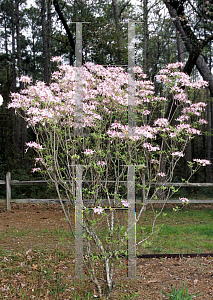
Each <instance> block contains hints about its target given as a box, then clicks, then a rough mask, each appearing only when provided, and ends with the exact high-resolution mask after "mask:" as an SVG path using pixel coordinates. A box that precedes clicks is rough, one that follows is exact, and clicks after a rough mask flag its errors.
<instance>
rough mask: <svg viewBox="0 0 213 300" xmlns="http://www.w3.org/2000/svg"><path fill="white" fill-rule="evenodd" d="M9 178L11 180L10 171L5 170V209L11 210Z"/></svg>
mask: <svg viewBox="0 0 213 300" xmlns="http://www.w3.org/2000/svg"><path fill="white" fill-rule="evenodd" d="M10 180H11V173H10V172H7V174H6V199H7V210H8V211H11V203H10V200H11V185H10Z"/></svg>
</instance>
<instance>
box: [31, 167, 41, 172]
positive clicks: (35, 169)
mask: <svg viewBox="0 0 213 300" xmlns="http://www.w3.org/2000/svg"><path fill="white" fill-rule="evenodd" d="M38 171H41V169H40V168H34V169H32V172H33V173H35V172H38Z"/></svg>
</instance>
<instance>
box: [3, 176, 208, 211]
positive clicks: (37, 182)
mask: <svg viewBox="0 0 213 300" xmlns="http://www.w3.org/2000/svg"><path fill="white" fill-rule="evenodd" d="M49 182H50V180H33V181H19V180H11V173H10V172H8V173H7V174H6V180H0V185H6V199H0V203H6V204H7V210H9V211H10V210H11V203H52V204H58V203H60V201H59V199H31V198H27V199H11V186H13V185H44V184H47V183H49ZM113 182H115V181H109V183H113ZM121 183H126V182H125V181H122V182H121ZM164 186H173V187H178V186H181V187H213V183H186V182H181V183H164ZM212 198H213V197H212ZM63 202H67V200H66V199H63ZM92 202H93V201H92V200H91V199H84V203H86V204H92ZM163 202H164V201H163V200H149V201H148V202H147V203H145V205H146V204H149V203H152V204H154V203H155V204H156V203H163ZM105 203H107V199H102V204H105ZM136 203H137V204H141V203H142V200H139V199H136ZM166 203H171V204H178V203H180V200H177V199H169V200H168V201H167V202H166ZM190 203H200V204H210V203H213V199H206V200H200V199H194V200H193V199H192V200H191V199H190Z"/></svg>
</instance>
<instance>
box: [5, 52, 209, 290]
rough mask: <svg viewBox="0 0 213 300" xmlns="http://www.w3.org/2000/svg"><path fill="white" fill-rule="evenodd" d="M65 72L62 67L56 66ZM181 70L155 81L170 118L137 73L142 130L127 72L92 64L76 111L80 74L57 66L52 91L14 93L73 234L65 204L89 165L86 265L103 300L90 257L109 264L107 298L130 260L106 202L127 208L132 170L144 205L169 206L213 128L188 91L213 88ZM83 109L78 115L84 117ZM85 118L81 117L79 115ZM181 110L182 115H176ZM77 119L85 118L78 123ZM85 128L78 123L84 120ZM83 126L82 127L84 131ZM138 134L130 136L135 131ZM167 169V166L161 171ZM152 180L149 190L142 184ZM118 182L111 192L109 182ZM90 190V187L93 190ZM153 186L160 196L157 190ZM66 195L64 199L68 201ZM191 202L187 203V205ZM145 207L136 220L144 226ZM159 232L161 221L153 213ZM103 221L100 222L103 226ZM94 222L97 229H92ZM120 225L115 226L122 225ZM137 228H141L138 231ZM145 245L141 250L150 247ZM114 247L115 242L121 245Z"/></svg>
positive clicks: (40, 86)
mask: <svg viewBox="0 0 213 300" xmlns="http://www.w3.org/2000/svg"><path fill="white" fill-rule="evenodd" d="M53 61H56V62H57V63H58V64H59V63H60V61H61V59H60V58H59V57H56V58H54V59H53ZM180 66H181V64H180V63H175V64H169V65H168V66H167V68H165V69H163V70H161V71H160V72H159V75H157V76H156V79H157V80H158V81H160V82H161V83H162V84H163V85H164V87H165V89H167V93H170V94H171V96H172V97H173V105H174V104H175V105H176V106H175V112H173V115H172V116H169V118H166V116H165V105H166V101H167V99H166V98H165V97H161V96H159V95H155V92H154V84H153V83H152V82H151V81H149V80H147V79H146V75H145V74H144V73H143V71H142V69H141V68H140V67H138V66H137V67H135V69H134V70H135V74H136V82H135V85H136V93H135V122H136V126H135V127H134V128H130V127H129V126H128V125H127V123H128V74H127V73H126V72H125V71H124V70H123V69H122V68H121V67H107V68H105V67H103V66H100V65H95V64H93V63H86V64H85V65H84V66H83V67H82V78H81V80H82V98H83V100H82V105H80V106H77V100H76V95H77V89H78V82H76V67H72V66H68V65H63V64H62V65H60V64H59V65H58V68H59V71H56V72H54V73H53V74H52V83H51V84H50V86H46V85H45V84H44V83H43V82H37V83H36V84H35V85H32V86H30V85H28V84H29V83H30V82H31V79H30V78H27V77H26V76H25V77H22V78H21V80H22V81H24V82H25V84H26V86H25V89H23V90H22V91H21V93H12V94H11V98H12V102H11V103H10V104H9V105H8V108H14V109H15V112H17V111H19V109H22V110H24V112H25V116H26V122H27V124H28V126H29V127H31V128H32V129H33V131H34V133H35V135H36V142H29V143H27V144H26V146H27V148H26V151H28V149H29V148H33V149H35V151H36V153H37V154H38V157H37V158H36V160H35V166H34V169H33V172H36V171H41V169H42V170H43V171H42V172H45V173H46V174H48V176H49V177H50V178H51V180H52V182H53V183H54V184H55V185H56V189H57V192H58V195H59V199H60V200H61V205H62V207H63V210H64V212H65V216H66V218H67V220H68V221H69V224H70V228H71V230H72V232H73V234H74V229H73V227H72V225H71V221H70V215H69V214H70V209H69V207H68V206H66V205H65V204H64V203H63V202H62V198H63V197H65V198H66V199H68V200H69V203H70V204H71V205H74V203H75V189H74V188H73V180H74V179H75V178H76V165H82V166H84V168H83V177H82V180H83V182H84V188H83V191H82V194H83V198H84V199H91V200H93V202H94V208H93V210H85V213H84V225H83V226H84V234H85V235H84V237H85V243H86V245H87V250H86V251H87V257H89V260H88V261H86V260H85V259H84V257H83V256H82V259H83V260H84V264H85V265H87V264H89V266H90V267H87V271H88V272H89V274H90V276H91V279H92V280H93V282H94V283H95V284H96V286H97V288H98V291H99V295H100V296H101V295H102V293H103V290H102V288H101V284H100V282H99V281H98V279H97V277H96V275H95V272H94V264H93V263H92V257H93V256H92V253H91V251H92V250H91V249H95V250H94V251H95V253H96V255H97V257H98V258H99V259H101V260H102V261H103V262H104V263H105V272H106V285H107V287H108V295H109V294H110V291H111V289H112V286H113V285H112V282H113V281H112V280H113V268H114V263H113V260H115V259H116V258H117V255H118V253H125V251H126V250H124V249H125V240H126V237H127V232H125V233H124V234H122V235H121V228H122V226H121V223H120V221H119V220H118V218H116V210H114V209H112V210H108V211H107V212H106V211H105V210H104V209H103V208H102V207H101V204H102V200H103V199H106V201H107V204H108V206H109V207H116V206H122V207H124V208H125V207H128V206H129V203H128V201H127V200H123V198H124V197H126V188H125V187H124V186H121V181H126V180H127V165H135V166H136V178H135V182H136V195H138V194H139V193H140V190H141V189H142V188H143V190H144V194H143V196H144V199H143V201H144V203H146V204H147V203H151V201H152V200H153V199H154V200H158V191H159V189H162V190H163V191H164V199H163V200H164V201H163V204H162V205H165V203H166V201H167V200H168V199H169V197H171V195H172V194H173V193H174V192H175V189H174V188H173V187H169V186H168V187H167V186H166V185H165V183H166V182H172V180H173V174H174V169H175V166H176V164H177V162H178V161H179V159H180V158H181V157H183V156H184V149H185V147H186V145H187V143H188V141H189V140H190V139H191V138H193V137H194V136H195V135H200V134H201V132H200V130H199V129H198V126H199V125H200V124H205V123H206V121H205V120H204V119H201V118H200V116H201V113H202V112H203V111H204V110H205V106H206V104H205V103H203V102H199V103H191V101H190V99H189V98H188V95H187V93H186V91H185V87H187V89H188V90H190V89H200V88H204V87H206V86H207V83H206V82H204V81H198V82H195V83H191V82H190V78H189V76H187V75H186V74H184V73H181V72H179V71H178V68H179V67H180ZM77 109H78V111H77ZM79 110H80V111H79ZM179 110H181V115H180V116H177V112H178V111H179ZM76 116H78V117H79V116H80V119H81V118H82V120H80V123H79V122H76ZM78 120H79V119H78ZM81 122H82V123H81ZM81 124H82V127H83V135H82V134H81V135H77V134H76V130H77V129H78V128H79V127H81ZM130 129H131V130H130ZM209 163H210V162H209V161H206V160H200V159H194V161H193V162H190V163H189V167H190V168H191V175H190V176H192V175H193V174H194V172H196V171H197V170H198V168H199V167H200V166H205V165H207V164H209ZM162 166H165V167H164V168H163V169H162ZM144 174H145V179H146V184H145V182H144V180H143V178H144ZM113 180H114V181H115V184H114V185H111V186H110V185H109V184H108V182H109V181H113ZM86 181H87V182H89V184H87V183H86ZM153 182H154V183H155V185H154V191H153V190H151V185H152V184H153ZM61 193H62V194H61ZM187 201H188V199H187V200H186V198H181V199H180V202H187ZM143 210H144V205H143V204H142V205H141V209H140V211H139V212H138V213H137V216H136V222H138V220H139V218H140V216H141V214H142V212H143ZM153 215H154V217H153V226H152V232H153V231H154V224H155V221H156V218H157V217H158V215H159V214H158V213H156V212H155V211H154V209H153ZM97 217H98V219H97ZM99 218H100V219H101V218H105V219H106V221H107V226H108V227H107V228H108V239H107V238H106V241H110V242H109V243H107V244H106V243H104V241H101V238H100V236H99V228H98V225H97V226H96V225H95V224H96V223H94V222H93V221H94V220H96V221H98V220H99ZM92 220H93V221H92ZM115 220H116V222H117V223H116V222H115ZM133 225H134V224H133ZM147 238H148V236H145V237H144V239H142V240H141V241H138V243H137V244H140V243H142V242H143V241H144V240H146V239H147ZM115 240H116V243H115V242H111V241H115Z"/></svg>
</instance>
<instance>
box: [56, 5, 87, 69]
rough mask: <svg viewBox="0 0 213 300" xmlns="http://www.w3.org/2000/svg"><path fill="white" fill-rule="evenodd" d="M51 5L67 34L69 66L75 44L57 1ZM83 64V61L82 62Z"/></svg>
mask: <svg viewBox="0 0 213 300" xmlns="http://www.w3.org/2000/svg"><path fill="white" fill-rule="evenodd" d="M53 5H54V7H55V10H56V12H57V14H58V16H59V19H60V20H61V22H62V24H63V26H64V29H65V31H66V33H67V37H68V40H69V43H70V48H71V50H70V64H71V65H73V59H72V57H73V55H75V42H74V39H73V36H72V33H71V31H70V29H69V26H68V24H67V21H66V20H65V18H64V16H63V13H62V11H61V9H60V7H59V4H58V0H53ZM83 62H84V60H83Z"/></svg>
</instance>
